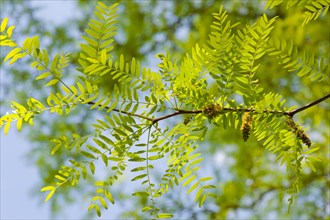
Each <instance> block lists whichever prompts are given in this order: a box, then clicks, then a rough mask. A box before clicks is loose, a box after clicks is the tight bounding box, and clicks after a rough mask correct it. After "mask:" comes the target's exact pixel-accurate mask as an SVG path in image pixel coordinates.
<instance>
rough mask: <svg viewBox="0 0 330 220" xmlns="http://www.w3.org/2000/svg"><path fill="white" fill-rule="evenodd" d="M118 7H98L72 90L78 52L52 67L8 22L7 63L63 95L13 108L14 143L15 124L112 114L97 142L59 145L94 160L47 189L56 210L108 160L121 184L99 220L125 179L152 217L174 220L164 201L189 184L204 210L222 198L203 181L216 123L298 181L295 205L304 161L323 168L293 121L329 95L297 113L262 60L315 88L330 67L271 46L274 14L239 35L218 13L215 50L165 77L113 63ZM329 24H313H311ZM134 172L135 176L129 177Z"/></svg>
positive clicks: (166, 71)
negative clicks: (267, 84)
mask: <svg viewBox="0 0 330 220" xmlns="http://www.w3.org/2000/svg"><path fill="white" fill-rule="evenodd" d="M275 2H276V1H269V2H268V4H267V7H274V6H275V4H277V3H280V2H279V1H278V2H276V3H275ZM290 2H291V3H292V4H294V2H295V3H297V1H290ZM117 5H118V4H113V5H111V6H107V5H105V4H103V3H101V2H100V3H98V5H97V6H96V9H95V12H94V14H95V16H94V18H93V19H91V20H90V22H89V23H88V28H87V29H86V30H85V36H83V40H84V43H82V44H81V52H80V56H79V60H78V62H79V67H78V68H77V69H78V70H79V71H80V73H81V74H80V76H79V79H78V80H77V81H76V82H74V83H73V84H71V85H69V84H67V83H66V82H64V80H62V76H63V74H64V72H65V69H66V67H67V66H68V65H70V53H62V54H56V55H55V56H54V57H52V58H51V57H50V56H49V54H48V52H47V51H46V50H45V49H42V47H41V45H40V41H39V38H38V36H35V37H32V38H27V39H25V40H24V42H23V44H22V45H20V44H18V43H17V42H16V41H15V40H14V39H13V37H12V34H13V30H14V28H15V26H8V25H7V24H8V18H4V19H3V20H2V22H1V30H0V32H1V33H0V34H1V35H0V40H1V42H0V46H7V47H10V49H11V50H10V51H9V52H8V54H7V55H6V57H5V61H9V64H15V62H16V61H17V60H19V59H22V58H24V57H30V58H32V60H33V62H32V64H31V66H32V67H33V68H35V69H36V70H37V71H39V72H40V74H39V75H38V76H37V77H36V80H38V81H41V82H43V83H44V85H45V86H49V87H51V88H53V90H52V91H51V92H50V93H49V96H48V98H47V100H37V99H35V98H28V99H27V102H26V103H21V104H19V103H17V102H14V101H13V102H12V109H13V111H12V112H11V113H7V114H6V115H3V116H1V119H0V126H1V127H4V133H5V134H7V133H8V131H9V128H10V126H11V125H12V124H14V123H16V126H17V129H18V130H21V128H22V125H23V124H30V125H31V126H32V125H33V119H34V118H35V117H36V118H37V116H38V114H42V113H43V112H45V111H49V112H51V113H54V114H58V115H68V114H70V111H71V110H72V109H74V108H79V107H81V106H83V105H87V106H89V108H90V110H91V111H92V110H93V111H94V110H96V111H98V112H100V113H101V114H102V118H100V119H97V120H96V121H95V123H94V124H93V125H92V126H93V128H94V133H92V134H89V135H84V136H81V135H79V134H76V133H73V134H71V135H70V136H61V137H54V138H53V139H52V140H51V141H50V142H51V145H52V149H51V150H50V153H51V154H52V155H53V154H56V153H57V152H58V151H59V150H60V149H66V150H67V151H73V150H75V151H76V152H77V153H79V154H81V155H82V156H83V158H84V159H83V160H79V161H78V160H77V161H76V160H74V159H70V160H69V161H68V164H67V165H63V166H62V167H61V168H60V169H59V170H58V173H57V174H56V175H55V176H54V184H53V185H49V186H45V187H43V188H42V189H41V191H46V192H48V194H47V197H46V201H47V200H49V199H51V197H52V196H53V195H54V193H56V191H57V190H61V186H64V185H71V186H72V187H74V186H75V185H77V184H79V182H80V181H81V180H82V179H83V180H86V179H87V178H88V176H93V175H94V174H95V172H96V169H98V168H97V166H96V162H97V161H102V163H103V164H104V166H105V167H108V168H109V170H110V171H109V172H110V173H111V175H109V177H107V178H106V179H102V180H99V181H97V182H95V184H94V185H95V194H94V196H92V198H91V202H90V206H89V208H88V210H94V211H95V212H96V214H97V215H98V216H101V208H102V209H108V205H109V202H110V203H112V204H114V203H115V201H116V200H115V198H114V196H113V195H112V193H111V190H112V187H111V186H112V185H113V184H115V183H116V181H117V180H118V178H119V177H120V176H122V175H124V174H125V172H130V173H131V174H132V175H133V178H132V179H131V181H132V182H138V183H140V184H141V186H142V190H141V191H136V192H134V193H133V194H132V196H137V197H142V198H144V199H146V200H148V201H149V202H148V204H147V206H145V207H144V208H143V209H142V211H143V212H149V213H150V214H151V216H153V217H157V218H169V217H172V214H170V213H163V212H162V211H161V210H160V209H159V208H158V206H157V199H158V197H161V196H163V195H164V194H165V193H167V192H168V191H169V190H171V189H172V188H173V187H174V186H175V185H179V184H181V185H182V187H187V188H188V189H187V192H188V193H194V195H195V202H196V203H198V204H199V206H200V207H201V206H202V205H203V203H204V202H205V200H206V199H208V198H216V197H217V195H216V194H215V193H214V188H215V187H216V186H214V185H212V177H210V176H200V172H198V171H199V169H200V163H201V162H202V161H203V157H202V156H201V153H199V152H198V143H199V142H201V141H203V140H204V137H205V135H206V133H207V130H208V125H210V124H213V125H216V126H219V127H223V128H224V129H226V128H229V127H232V128H235V129H237V130H240V131H241V132H242V139H243V140H244V141H248V139H249V137H250V136H251V135H253V136H254V137H255V138H256V139H257V140H258V141H259V142H260V143H262V144H263V145H264V147H265V148H266V149H267V150H269V151H271V152H272V153H274V154H276V155H277V159H278V160H279V161H280V163H285V164H286V166H287V167H288V169H291V170H292V171H293V172H294V174H295V179H294V180H293V181H292V183H291V185H292V187H291V190H290V192H289V193H290V194H291V197H290V199H289V204H290V205H291V204H292V202H293V195H294V194H295V193H297V192H298V188H299V182H300V176H301V174H300V172H301V169H302V161H305V162H306V164H307V165H308V166H309V167H310V169H311V170H313V171H315V170H316V169H315V167H314V165H313V163H314V162H315V161H317V160H318V159H317V158H315V157H313V156H310V154H311V153H313V152H315V151H317V150H318V147H317V146H314V145H313V143H312V142H311V140H310V139H309V137H308V135H307V133H306V132H305V128H304V127H303V126H302V125H299V124H297V123H296V122H295V121H294V119H293V116H294V115H295V114H296V113H298V112H300V111H302V110H304V109H307V108H309V107H311V106H313V105H315V104H317V103H319V102H321V101H323V100H325V99H327V98H329V95H325V96H324V97H323V98H321V99H319V100H317V101H315V102H313V103H311V104H309V105H306V106H304V107H302V108H295V107H288V106H287V103H286V101H285V99H284V98H283V97H282V96H281V95H280V94H276V93H274V92H270V93H266V92H264V89H263V87H262V84H260V83H259V81H258V76H257V75H258V74H260V73H258V68H259V66H260V65H262V62H260V59H261V58H262V57H263V56H276V57H277V59H279V65H280V66H281V67H283V68H284V69H286V70H287V71H288V72H289V73H290V72H294V73H296V74H297V75H298V76H299V77H304V78H306V79H309V80H312V81H315V83H317V82H318V81H321V80H325V79H328V77H329V68H328V63H326V61H327V60H326V59H324V58H314V56H313V54H310V53H307V52H302V53H300V52H299V51H298V50H297V49H296V48H295V47H294V45H293V43H292V42H288V43H287V42H286V41H283V40H279V39H271V38H270V33H271V31H272V29H273V28H274V24H275V23H276V19H277V17H273V18H268V17H267V16H266V15H265V14H264V15H262V16H261V17H260V18H259V19H258V20H257V21H256V22H255V23H254V24H252V25H245V26H244V27H243V28H238V27H239V26H238V25H239V24H238V23H235V24H232V23H231V21H230V20H228V18H227V17H228V14H227V12H226V11H225V10H223V8H222V7H221V8H220V9H219V11H218V12H217V13H214V14H213V17H214V22H213V24H212V26H211V28H212V32H211V33H210V34H209V42H208V45H203V46H200V45H198V44H196V46H195V47H194V48H193V49H192V51H191V53H187V54H186V56H185V57H184V59H183V60H182V62H180V63H177V62H174V61H173V60H171V57H170V55H169V54H159V55H157V56H158V58H159V59H160V63H159V65H158V66H159V71H157V72H155V71H152V70H150V69H148V68H143V67H141V66H140V63H139V61H137V60H136V59H135V58H132V60H130V61H127V60H126V59H125V56H124V55H120V56H119V57H118V58H115V57H113V56H112V53H111V52H112V51H113V50H114V44H113V42H114V39H113V37H114V35H115V34H116V27H115V23H116V19H117V14H116V11H117ZM311 5H313V6H311ZM319 5H321V6H322V11H323V14H325V13H326V11H327V9H328V7H329V2H328V1H319V3H317V4H315V3H312V4H309V5H307V6H306V8H307V9H308V10H310V11H312V12H315V11H316V10H318V9H320V6H319ZM311 7H313V9H312V8H311ZM314 9H315V11H313V10H314ZM317 13H318V12H317ZM319 15H320V14H316V15H313V17H312V18H310V19H309V18H308V19H307V20H305V21H304V24H307V23H308V21H310V20H311V19H316V18H318V17H319ZM319 60H320V62H319ZM105 77H108V78H111V82H112V85H109V87H111V88H110V89H109V90H107V92H108V91H111V92H108V93H106V92H105V91H103V90H102V87H101V86H100V83H101V82H102V80H103V79H105ZM213 82H214V83H216V85H217V91H216V92H212V90H210V84H212V83H213ZM57 84H59V85H60V87H56V85H57ZM240 100H241V101H240ZM179 115H185V116H186V117H185V119H184V120H182V121H175V122H176V123H175V124H174V125H171V126H170V125H166V124H165V125H164V124H161V123H160V122H161V121H166V120H169V119H170V118H174V117H176V116H179ZM219 132H221V131H219ZM161 160H166V161H167V168H166V169H165V171H164V173H163V174H162V176H161V178H160V179H159V180H158V181H157V180H153V179H152V178H151V177H150V176H151V172H153V169H154V166H153V164H155V163H157V161H161ZM128 165H132V166H133V168H132V169H131V168H129V169H130V170H127V169H128Z"/></svg>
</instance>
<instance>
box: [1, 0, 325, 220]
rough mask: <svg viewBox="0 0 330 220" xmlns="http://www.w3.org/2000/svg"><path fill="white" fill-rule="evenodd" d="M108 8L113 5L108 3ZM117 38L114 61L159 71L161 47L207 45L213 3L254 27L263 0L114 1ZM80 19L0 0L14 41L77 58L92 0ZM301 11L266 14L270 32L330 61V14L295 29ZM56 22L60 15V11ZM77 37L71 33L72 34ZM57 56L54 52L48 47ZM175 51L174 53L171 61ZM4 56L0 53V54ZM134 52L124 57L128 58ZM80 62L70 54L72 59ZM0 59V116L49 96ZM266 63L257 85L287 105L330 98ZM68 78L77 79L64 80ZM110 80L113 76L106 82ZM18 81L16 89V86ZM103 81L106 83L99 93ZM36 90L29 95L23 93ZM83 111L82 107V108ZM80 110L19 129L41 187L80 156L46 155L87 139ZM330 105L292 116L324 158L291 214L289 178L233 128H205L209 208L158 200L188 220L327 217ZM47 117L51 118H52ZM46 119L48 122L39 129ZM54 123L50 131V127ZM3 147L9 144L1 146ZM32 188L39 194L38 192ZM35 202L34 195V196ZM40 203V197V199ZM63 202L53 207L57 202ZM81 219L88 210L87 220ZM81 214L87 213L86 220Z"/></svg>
mask: <svg viewBox="0 0 330 220" xmlns="http://www.w3.org/2000/svg"><path fill="white" fill-rule="evenodd" d="M112 2H113V1H112ZM119 2H120V3H121V4H120V7H119V19H118V25H117V26H118V28H119V34H118V35H117V36H116V43H115V48H116V49H115V50H114V51H115V52H116V54H114V55H113V56H117V57H119V55H120V54H125V55H126V58H127V59H131V58H132V57H135V58H137V59H139V60H141V61H144V63H145V64H148V65H151V66H154V67H155V66H156V65H155V62H156V61H155V58H154V55H155V54H157V53H160V52H163V51H165V50H167V51H168V52H169V54H171V55H172V57H175V58H176V59H177V60H181V59H182V58H183V57H184V54H185V53H186V52H187V51H190V50H191V48H192V47H193V46H194V45H195V44H196V43H198V44H200V45H202V44H205V43H206V42H207V40H208V36H207V35H208V33H209V31H210V29H209V27H210V24H211V22H212V16H210V15H211V14H212V13H213V12H216V11H218V9H219V7H220V5H224V8H225V9H226V10H228V13H229V17H230V19H231V20H232V21H234V22H236V21H237V22H238V21H239V22H242V23H252V22H254V21H255V20H256V19H257V18H258V17H260V16H261V15H262V13H264V6H265V1H262V0H260V1H257V0H255V1H244V0H242V1H218V0H207V1H161V0H159V1H157V0H150V1H119ZM71 4H75V5H76V10H79V11H81V14H80V16H78V17H75V18H68V21H67V22H66V23H65V24H64V25H61V26H54V25H51V24H48V23H46V22H45V21H44V20H43V19H40V18H37V17H36V16H35V15H37V14H38V13H39V11H40V10H42V9H41V8H38V6H37V4H32V3H31V2H30V1H1V12H2V14H1V16H2V17H9V18H10V21H11V22H12V23H13V24H17V27H16V31H17V30H19V36H17V37H16V38H17V39H18V41H19V40H20V39H23V38H25V37H26V36H28V35H29V36H31V35H35V34H38V35H39V36H43V40H44V41H45V42H43V45H44V46H45V47H46V49H47V50H48V51H50V52H59V51H61V50H64V51H68V50H74V51H77V53H78V50H79V49H78V48H79V43H80V42H77V41H76V39H80V37H79V36H81V35H82V33H83V30H84V29H85V28H86V24H87V21H88V20H89V19H90V16H92V10H93V9H94V6H95V4H96V1H83V0H80V1H76V2H71ZM303 10H304V7H303V6H299V5H298V6H296V7H291V8H289V9H287V8H286V5H285V4H281V5H279V6H277V7H274V8H272V9H271V10H270V9H267V10H266V13H267V14H269V15H271V16H276V15H278V16H279V19H278V20H277V22H276V27H275V29H274V30H273V31H272V36H276V37H278V38H283V39H285V40H287V41H290V40H292V41H293V43H294V45H295V46H296V47H298V49H299V50H301V51H303V50H310V51H312V52H313V53H314V54H315V57H321V56H324V57H326V58H327V62H329V51H330V45H329V44H330V42H329V39H330V33H329V31H330V28H329V26H330V23H329V22H330V18H329V13H328V14H327V15H326V16H324V17H320V18H319V19H317V20H315V21H311V22H310V23H308V24H306V25H304V26H302V23H303V21H304V18H303V16H302V11H303ZM59 16H60V12H59ZM77 36H78V37H77ZM55 50H56V51H55ZM173 55H174V56H173ZM1 56H3V52H2V51H1ZM130 56H131V57H130ZM72 59H73V60H77V54H73V56H72ZM2 62H3V58H1V63H0V67H1V82H0V87H1V90H2V91H1V92H2V93H3V94H5V96H6V99H3V100H1V102H0V104H1V115H3V114H4V112H6V111H7V109H5V107H4V106H10V103H9V101H10V100H12V99H13V98H14V97H15V100H16V101H18V102H22V101H24V99H25V97H26V96H33V97H38V98H39V99H43V98H45V97H46V92H43V90H42V89H41V84H39V83H38V82H36V81H35V80H34V78H35V76H30V74H31V71H29V70H30V67H29V66H28V65H27V63H28V62H26V63H25V62H23V61H20V62H21V65H20V66H17V65H16V66H8V65H4V64H3V63H2ZM261 62H263V63H266V64H267V66H265V68H263V69H262V66H261V68H260V69H259V70H258V78H259V80H260V82H261V84H263V85H264V88H266V89H269V91H276V92H278V93H280V94H282V95H283V97H285V98H286V99H287V101H288V103H291V104H292V105H297V106H302V105H305V104H306V103H308V102H310V101H313V100H315V99H317V98H320V97H322V96H324V95H325V94H327V93H329V92H330V89H329V88H330V87H329V81H322V82H320V83H314V82H312V81H309V80H308V79H302V78H298V77H297V76H296V75H295V74H294V73H288V72H287V71H286V70H285V69H284V68H281V66H279V65H277V63H276V60H274V59H272V58H271V57H267V56H265V57H264V58H262V61H261ZM75 71H76V70H75V67H72V68H71V69H70V74H67V76H65V77H67V79H68V80H70V77H73V76H75V75H74V74H72V73H74V72H75ZM71 80H74V79H72V78H71ZM109 80H111V79H109ZM17 82H19V83H17ZM109 82H110V81H104V84H103V86H104V87H106V86H107V85H108V84H109ZM27 88H33V89H27ZM86 109H87V108H86ZM86 109H84V108H80V109H76V110H75V112H74V114H75V116H74V117H73V116H72V115H70V117H64V116H63V117H61V118H59V117H57V118H56V119H55V118H53V117H52V116H49V115H43V116H42V117H41V118H40V119H39V120H38V121H36V125H35V127H36V129H37V130H38V132H34V131H33V130H30V131H29V132H27V133H26V136H27V138H29V139H30V140H31V143H32V145H33V149H32V150H31V152H30V153H29V155H27V157H28V158H29V160H30V161H31V162H32V163H34V164H35V165H36V166H37V167H38V169H39V172H40V178H41V183H40V186H43V185H47V184H50V183H51V182H52V181H53V176H54V174H55V172H56V170H57V168H58V167H59V166H60V165H62V164H63V163H64V162H65V161H66V160H67V158H68V157H70V158H75V159H79V157H81V156H80V155H75V154H74V152H68V151H66V152H59V153H57V154H56V155H53V156H50V154H49V152H50V150H51V148H52V146H49V140H50V139H51V138H52V137H59V136H61V135H64V134H69V133H72V132H77V130H79V134H80V135H84V134H87V133H89V132H90V129H91V127H90V124H91V122H92V121H93V120H94V119H95V118H97V116H95V115H91V113H90V112H89V111H86ZM329 110H330V109H329V101H326V102H324V103H321V104H319V105H318V106H317V107H313V108H310V109H308V110H306V111H303V112H301V113H299V114H298V115H297V116H296V117H297V120H298V121H302V122H303V123H304V125H305V126H307V127H310V129H309V131H311V134H312V135H311V139H312V141H313V142H314V143H315V144H316V145H318V146H319V147H320V148H321V150H320V151H318V153H317V157H318V158H320V159H321V160H322V162H321V163H318V164H317V169H316V170H317V172H316V173H313V172H311V171H309V170H308V169H306V171H305V172H304V173H303V178H302V183H301V187H300V189H301V190H300V193H299V194H298V196H297V198H296V200H295V203H294V205H293V207H292V208H291V212H290V213H288V212H287V207H288V202H287V199H288V196H287V194H286V193H285V192H286V190H288V189H289V182H290V180H292V178H293V174H291V173H290V172H289V173H288V172H286V170H285V168H284V167H283V166H280V165H278V163H277V162H276V158H275V157H274V155H272V154H270V153H269V152H267V151H265V150H264V148H263V147H262V146H261V145H260V144H258V143H257V141H256V140H254V139H252V138H251V139H250V140H249V141H248V142H243V140H241V138H240V136H241V134H240V132H238V131H236V130H230V129H229V130H224V129H221V128H219V127H210V128H209V132H208V136H207V139H206V140H207V142H205V143H203V144H201V149H202V150H201V151H202V152H203V153H204V155H205V157H206V159H205V161H206V163H205V164H204V165H205V167H204V169H205V172H208V173H212V174H214V175H213V176H215V177H217V179H216V181H217V184H218V186H219V189H220V190H219V192H218V193H219V195H220V196H219V199H218V200H217V201H216V202H214V201H209V202H208V201H206V203H207V205H206V206H204V207H203V208H201V209H198V208H196V207H195V205H194V204H191V203H189V196H186V193H183V192H180V191H179V189H176V191H172V192H171V193H170V194H169V195H168V196H167V197H166V199H163V201H159V202H160V204H161V205H162V206H163V208H164V210H167V209H168V210H169V211H173V212H174V213H175V214H176V215H175V216H176V217H177V218H186V219H200V218H208V219H221V218H225V219H238V218H244V219H246V218H251V219H253V218H261V219H263V218H273V219H279V218H290V219H329V215H330V210H329V205H330V204H329V201H330V198H329V193H325V192H329V186H330V179H329V141H330V137H329V127H330V125H329V122H330V118H329ZM50 120H51V122H50ZM46 122H47V123H46ZM49 125H51V127H49ZM2 147H6V146H2ZM40 186H39V187H37V186H36V192H37V189H39V188H40ZM91 186H92V180H90V181H86V182H85V183H84V184H80V185H79V188H77V190H76V191H74V192H73V191H70V190H69V189H70V188H66V187H63V188H62V191H61V192H58V193H57V194H56V195H55V196H54V197H55V199H53V200H52V211H53V213H54V216H57V215H58V216H60V215H61V214H60V213H61V210H62V209H64V210H65V209H66V207H67V206H65V205H64V203H77V202H82V203H86V201H84V198H83V197H82V196H81V195H86V194H88V193H91V192H92V191H93V188H92V187H91ZM37 194H38V196H40V194H39V193H37ZM114 194H115V196H116V197H118V198H120V199H119V200H122V202H121V205H122V207H126V204H132V203H133V202H134V201H127V200H130V197H127V196H126V195H121V194H119V193H114ZM41 199H42V198H41ZM59 201H60V202H59ZM145 203H146V201H138V202H137V204H134V205H127V206H131V207H132V209H129V210H127V209H125V210H123V213H122V217H123V218H128V217H130V218H146V217H148V216H143V215H142V216H141V213H139V209H137V208H135V207H143V205H144V204H145ZM86 216H88V214H86ZM86 216H85V217H86Z"/></svg>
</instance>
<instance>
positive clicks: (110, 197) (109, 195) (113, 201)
mask: <svg viewBox="0 0 330 220" xmlns="http://www.w3.org/2000/svg"><path fill="white" fill-rule="evenodd" d="M104 195H105V197H106V198H107V199H108V200H109V201H110V202H111V203H112V204H115V200H114V199H113V196H112V194H111V193H110V192H109V191H108V190H106V191H105V192H104Z"/></svg>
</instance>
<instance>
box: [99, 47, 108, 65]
mask: <svg viewBox="0 0 330 220" xmlns="http://www.w3.org/2000/svg"><path fill="white" fill-rule="evenodd" d="M100 58H101V63H102V64H103V65H105V64H106V63H107V51H106V49H103V50H102V51H101V57H100Z"/></svg>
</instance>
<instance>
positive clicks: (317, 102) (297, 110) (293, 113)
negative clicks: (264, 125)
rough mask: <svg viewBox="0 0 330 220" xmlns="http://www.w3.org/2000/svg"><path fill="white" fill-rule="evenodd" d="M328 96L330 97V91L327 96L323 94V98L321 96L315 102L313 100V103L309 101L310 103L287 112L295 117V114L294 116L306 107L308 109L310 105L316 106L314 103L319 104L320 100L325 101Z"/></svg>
mask: <svg viewBox="0 0 330 220" xmlns="http://www.w3.org/2000/svg"><path fill="white" fill-rule="evenodd" d="M328 98H330V93H329V94H327V95H325V96H323V97H322V98H320V99H318V100H316V101H314V102H311V103H309V104H307V105H305V106H303V107H300V108H297V109H295V110H292V111H290V112H287V115H289V116H291V117H293V116H294V115H295V114H297V113H298V112H301V111H303V110H305V109H308V108H310V107H312V106H314V105H317V104H319V103H320V102H322V101H324V100H326V99H328Z"/></svg>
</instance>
